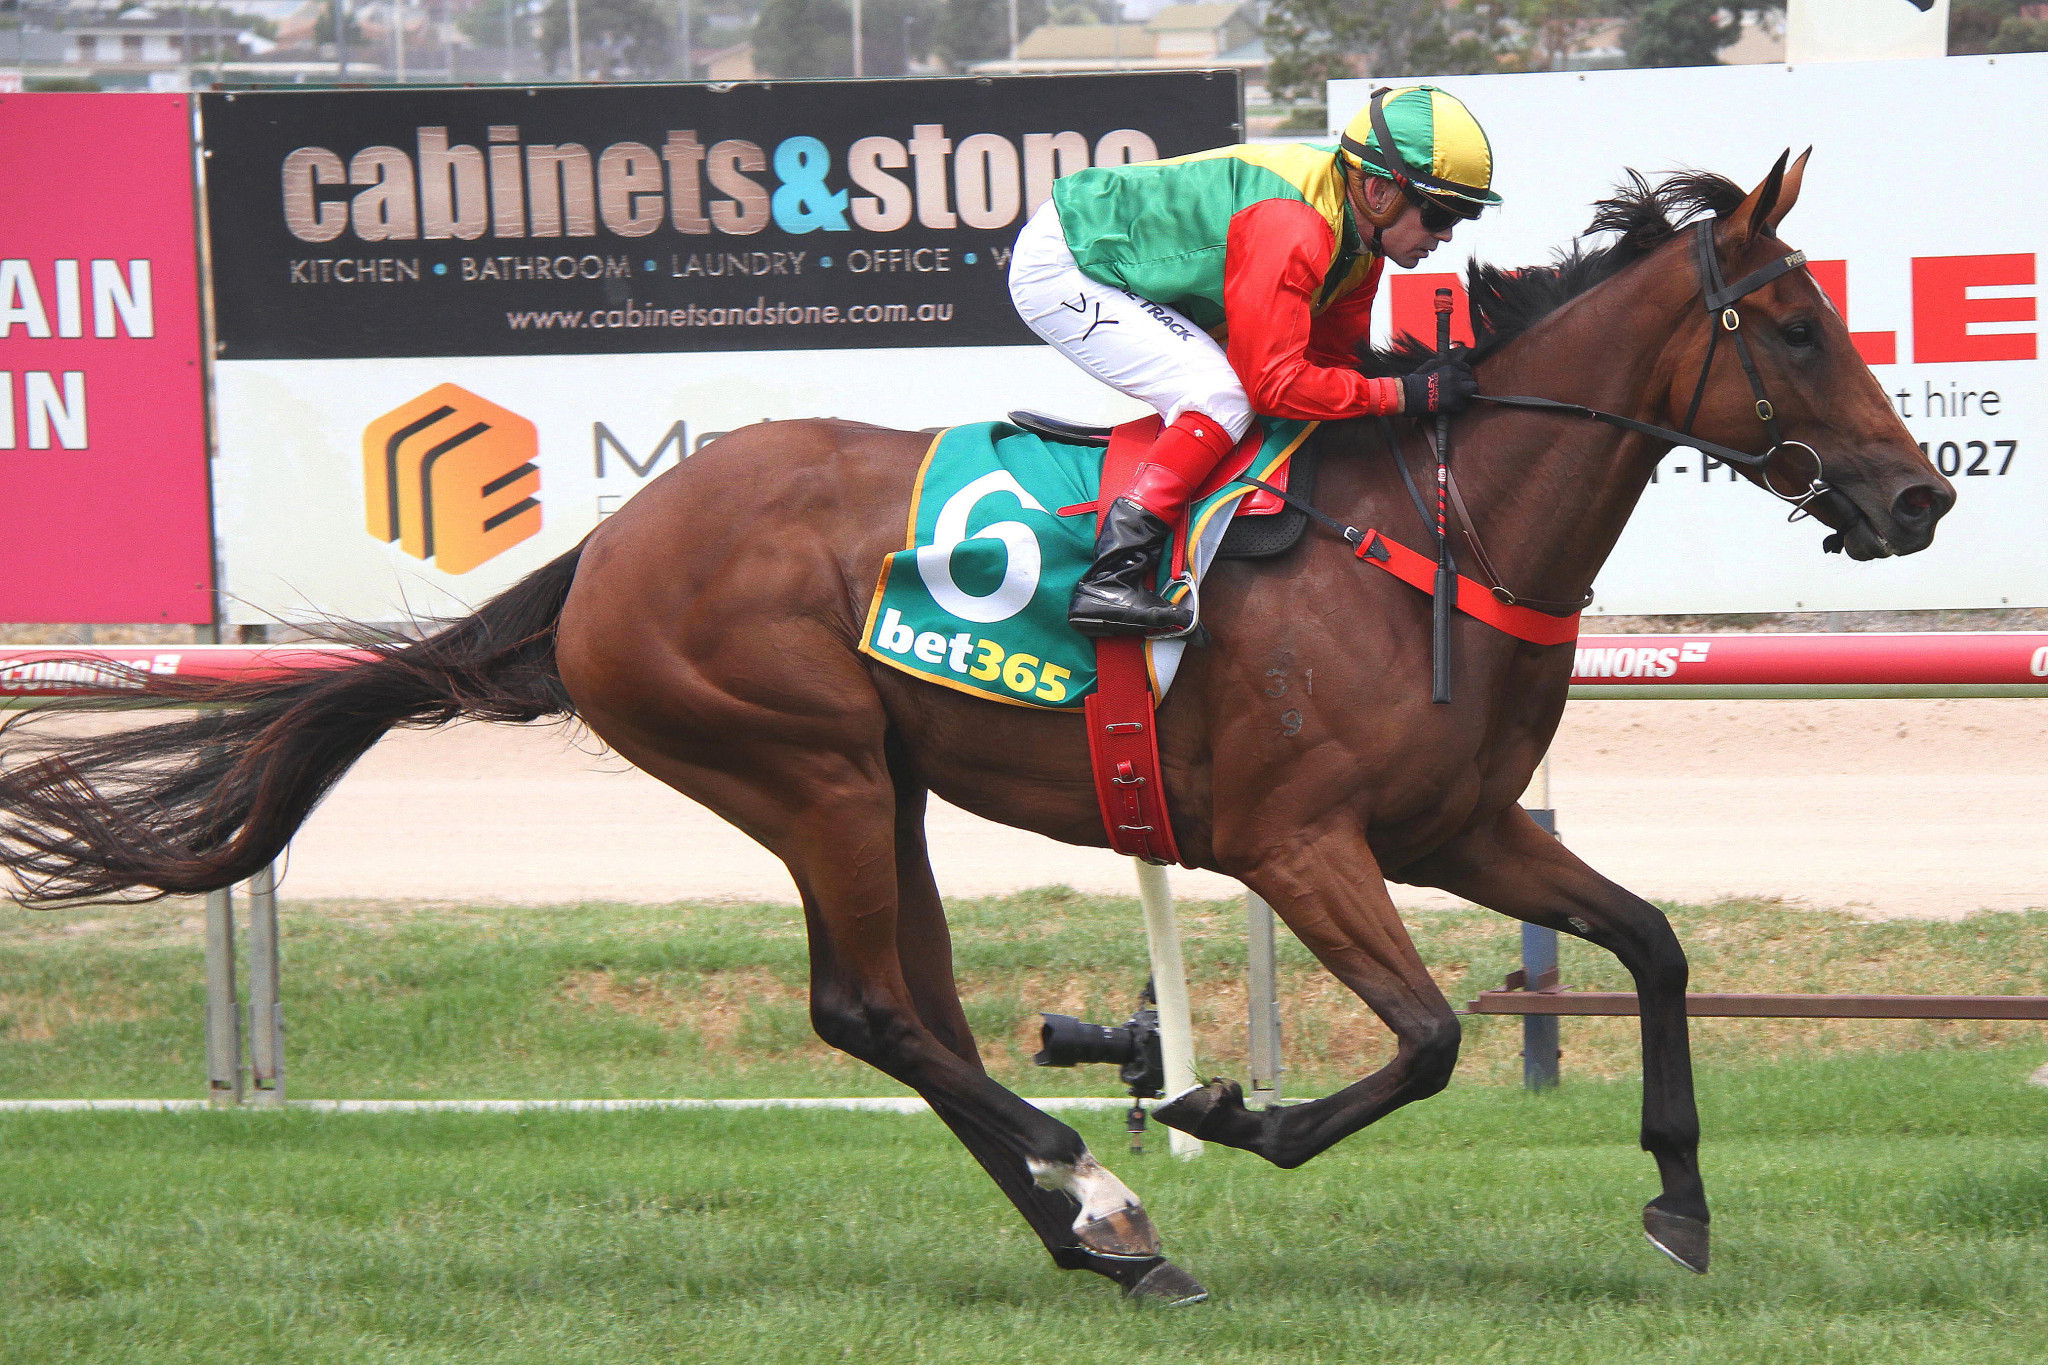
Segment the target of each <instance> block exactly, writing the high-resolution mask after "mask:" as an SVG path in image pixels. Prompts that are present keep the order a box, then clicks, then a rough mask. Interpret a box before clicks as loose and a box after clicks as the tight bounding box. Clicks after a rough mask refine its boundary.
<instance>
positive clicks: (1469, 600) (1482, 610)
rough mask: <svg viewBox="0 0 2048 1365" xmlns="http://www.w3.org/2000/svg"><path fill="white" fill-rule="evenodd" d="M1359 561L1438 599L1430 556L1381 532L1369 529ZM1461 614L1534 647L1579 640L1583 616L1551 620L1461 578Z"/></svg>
mask: <svg viewBox="0 0 2048 1365" xmlns="http://www.w3.org/2000/svg"><path fill="white" fill-rule="evenodd" d="M1357 554H1358V557H1359V558H1360V559H1362V560H1364V561H1365V562H1366V563H1368V564H1371V565H1373V566H1374V567H1375V568H1381V569H1385V570H1386V571H1387V572H1388V573H1390V574H1392V575H1393V576H1394V577H1396V578H1398V579H1400V580H1401V581H1402V582H1403V583H1406V584H1407V585H1408V586H1409V587H1411V588H1417V589H1420V590H1421V591H1422V593H1423V594H1424V595H1425V596H1434V595H1435V588H1436V561H1435V560H1433V559H1430V558H1429V557H1428V556H1426V555H1421V554H1417V553H1416V552H1415V551H1413V550H1411V549H1409V548H1408V547H1407V546H1406V545H1403V544H1402V543H1401V542H1400V541H1398V540H1389V539H1387V538H1386V537H1385V536H1383V535H1381V534H1380V533H1379V532H1378V531H1374V530H1370V529H1368V530H1367V531H1366V533H1365V539H1363V540H1361V541H1359V542H1358V551H1357ZM1453 605H1454V606H1456V607H1457V609H1458V610H1459V611H1462V612H1464V613H1465V614H1466V615H1467V616H1470V617H1471V618H1473V619H1474V620H1476V621H1483V622H1485V623H1486V624H1487V625H1489V626H1492V627H1493V628H1494V629H1495V630H1498V631H1503V632H1505V633H1506V634H1509V635H1512V636H1514V637H1515V638H1516V639H1517V640H1527V641H1528V642H1529V643H1530V644H1532V645H1562V644H1568V643H1570V642H1571V641H1573V640H1576V639H1578V638H1579V614H1578V613H1577V612H1573V613H1572V614H1571V615H1570V616H1549V615H1546V614H1545V613H1543V612H1540V611H1532V610H1531V609H1529V608H1528V607H1518V606H1514V605H1512V604H1511V603H1507V602H1503V601H1501V600H1500V599H1499V598H1497V597H1495V596H1494V595H1493V593H1492V592H1491V591H1489V590H1488V589H1487V588H1486V586H1485V585H1484V584H1481V583H1476V582H1474V581H1473V580H1471V579H1469V578H1467V577H1465V575H1463V574H1459V575H1458V600H1457V601H1456V602H1455V603H1453Z"/></svg>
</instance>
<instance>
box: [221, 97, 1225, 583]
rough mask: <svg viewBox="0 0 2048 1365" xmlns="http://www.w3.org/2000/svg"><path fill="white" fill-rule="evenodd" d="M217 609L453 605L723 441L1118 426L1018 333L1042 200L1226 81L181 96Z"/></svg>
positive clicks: (1178, 123)
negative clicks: (829, 431) (1040, 418)
mask: <svg viewBox="0 0 2048 1365" xmlns="http://www.w3.org/2000/svg"><path fill="white" fill-rule="evenodd" d="M203 115H204V117H203V127H204V141H205V145H206V149H207V163H206V164H207V185H208V188H207V193H208V202H209V206H210V219H211V234H212V240H211V246H212V259H213V269H214V279H215V308H216V322H217V327H218V343H219V352H220V364H219V366H218V404H219V409H218V413H219V415H218V422H219V432H220V458H219V461H218V464H217V467H216V480H215V481H216V499H217V502H218V504H219V513H218V515H219V518H220V523H221V528H222V541H223V565H224V572H225V575H226V580H227V582H226V586H227V588H228V595H229V601H230V608H229V610H230V618H229V619H231V620H236V621H252V622H253V621H264V620H271V619H276V618H279V617H282V618H284V619H298V618H304V617H309V616H315V615H319V614H321V613H340V614H343V615H348V616H352V617H356V618H359V619H371V620H390V619H396V618H399V617H402V616H406V615H411V614H417V613H422V612H447V611H456V610H466V609H467V608H468V607H469V606H471V605H473V604H474V603H475V602H476V601H477V600H479V599H480V598H482V597H484V596H487V595H489V593H491V592H493V591H495V590H496V589H498V588H500V587H502V586H504V585H505V584H506V583H509V582H511V581H513V580H514V579H515V578H517V577H518V576H519V575H521V574H523V573H525V572H527V571H529V570H531V569H532V568H534V567H536V566H538V565H539V564H541V563H544V562H545V561H546V560H547V559H549V558H552V557H553V556H554V555H556V554H559V553H561V552H562V551H563V550H566V549H567V548H569V547H570V546H571V545H573V544H575V543H576V542H577V541H578V540H579V539H581V538H582V536H584V535H585V534H586V533H587V532H588V531H589V530H590V529H591V527H592V526H594V525H595V524H596V522H597V520H598V518H599V517H601V516H603V515H606V514H607V513H609V512H611V511H613V510H616V508H617V507H618V506H619V505H620V504H621V503H622V502H623V501H624V500H625V499H626V498H627V497H629V496H631V494H632V493H633V492H634V491H636V490H637V489H638V488H640V487H642V486H644V485H645V483H646V481H647V480H648V479H650V478H652V477H653V476H654V475H655V474H657V473H659V472H661V471H662V470H664V469H667V468H669V467H671V466H672V465H673V463H674V462H675V461H677V460H680V459H682V458H685V457H686V456H687V455H688V454H689V453H690V452H691V451H693V450H695V449H696V448H697V447H698V446H700V445H702V444H703V443H704V442H705V441H707V440H709V439H711V438H713V437H714V436H716V435H717V434H720V433H722V432H725V431H729V430H731V429H732V428H734V427H736V426H739V425H741V424H744V423H749V422H757V421H761V420H764V419H769V418H790V417H826V416H836V417H845V418H855V419H859V420H864V421H871V422H876V423H880V424H883V425H889V426H898V427H905V428H911V429H915V428H922V427H932V426H940V425H946V424H951V423H957V422H964V421H978V420H985V419H989V418H998V417H1001V416H1002V415H1003V413H1004V412H1005V411H1007V410H1008V409H1009V408H1011V407H1019V406H1039V407H1048V408H1054V409H1058V410H1062V411H1065V412H1067V413H1070V414H1072V415H1074V416H1077V417H1080V418H1084V419H1106V418H1114V417H1121V416H1126V415H1135V413H1136V411H1138V410H1137V409H1135V408H1134V407H1133V405H1131V404H1130V403H1129V401H1128V400H1125V399H1122V398H1121V397H1120V396H1118V395H1116V394H1114V393H1113V392H1111V391H1110V390H1108V389H1106V388H1104V387H1103V386H1102V385H1100V384H1099V383H1097V382H1096V381H1094V380H1092V379H1090V378H1088V377H1087V376H1086V375H1084V374H1082V373H1081V372H1080V371H1079V370H1077V369H1075V368H1074V367H1073V366H1072V365H1071V364H1069V363H1068V362H1067V361H1065V360H1064V359H1062V358H1061V357H1059V356H1058V355H1057V354H1055V353H1054V352H1052V351H1051V350H1050V348H1047V347H1044V346H1042V345H1040V344H1039V343H1038V342H1037V339H1036V338H1035V337H1034V336H1032V334H1031V333H1030V332H1029V331H1028V330H1026V329H1025V327H1024V326H1023V324H1022V323H1021V322H1019V321H1018V320H1017V318H1016V314H1015V312H1014V310H1013V308H1012V306H1011V304H1010V301H1009V295H1008V290H1007V287H1006V284H1005V275H1006V271H1007V267H1008V263H1009V251H1010V243H1011V242H1012V240H1013V239H1014V238H1015V236H1016V233H1017V229H1018V228H1019V227H1020V226H1021V225H1022V223H1023V221H1024V218H1025V216H1026V215H1028V214H1029V213H1030V211H1031V210H1032V209H1034V208H1036V207H1037V205H1038V204H1040V203H1042V202H1043V201H1044V200H1045V199H1046V197H1047V196H1048V194H1049V193H1050V187H1051V185H1052V182H1053V180H1054V179H1055V178H1057V177H1058V176H1061V175H1065V174H1068V173H1070V172H1072V171H1075V170H1079V169H1081V168H1083V167H1085V166H1090V165H1098V164H1120V163H1123V162H1128V161H1136V160H1146V159H1150V158H1152V157H1155V156H1173V155H1179V154H1181V153H1185V152H1191V151H1196V150H1200V149H1202V148H1205V147H1211V146H1216V145H1219V144H1222V143H1227V142H1232V141H1235V140H1237V138H1238V137H1239V125H1238V119H1239V93H1238V83H1237V77H1236V76H1235V74H1234V73H1228V72H1224V73H1200V72H1195V73H1188V72H1179V73H1145V74H1129V75H1109V76H1072V77H1021V78H1008V79H967V80H913V81H894V82H891V81H866V82H824V81H806V82H789V83H774V84H766V83H764V84H746V85H733V86H712V85H683V86H571V87H552V88H535V89H527V88H492V89H471V90H404V89H399V90H379V91H332V92H325V91H323V92H263V93H236V94H223V95H211V96H207V97H205V99H204V101H203Z"/></svg>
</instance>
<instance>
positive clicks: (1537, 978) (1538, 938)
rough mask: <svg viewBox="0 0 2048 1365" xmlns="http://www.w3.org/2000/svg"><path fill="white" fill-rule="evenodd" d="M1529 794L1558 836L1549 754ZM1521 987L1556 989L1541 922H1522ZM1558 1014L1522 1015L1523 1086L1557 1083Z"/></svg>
mask: <svg viewBox="0 0 2048 1365" xmlns="http://www.w3.org/2000/svg"><path fill="white" fill-rule="evenodd" d="M1527 795H1528V796H1533V797H1534V798H1535V801H1534V804H1532V805H1530V806H1528V807H1527V810H1528V812H1529V818H1530V819H1531V820H1534V821H1535V822H1536V827H1537V828H1538V829H1540V830H1542V831H1543V832H1544V833H1545V834H1548V835H1549V836H1550V837H1551V838H1553V839H1555V838H1556V837H1557V810H1556V808H1555V807H1553V806H1552V805H1551V804H1550V755H1549V754H1547V753H1546V754H1545V755H1543V761H1542V762H1541V763H1539V764H1537V765H1536V777H1535V780H1534V781H1532V782H1531V783H1530V784H1529V791H1528V793H1527ZM1521 976H1522V989H1523V990H1528V991H1554V990H1556V989H1557V930H1555V929H1552V928H1549V927H1547V926H1545V925H1541V924H1524V925H1523V926H1522V972H1521ZM1557 1040H1558V1033H1557V1016H1556V1015H1554V1014H1525V1015H1523V1016H1522V1087H1523V1089H1525V1090H1549V1089H1551V1088H1553V1087H1554V1086H1556V1084H1557V1070H1558V1057H1559V1056H1560V1055H1561V1054H1560V1053H1559V1050H1558V1041H1557Z"/></svg>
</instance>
